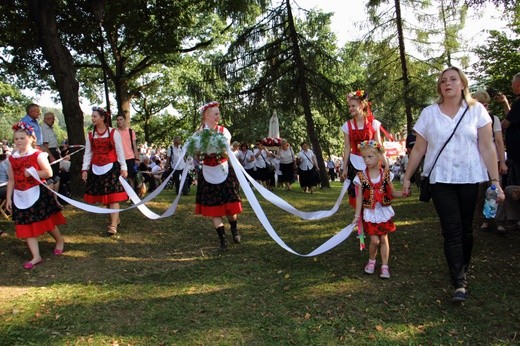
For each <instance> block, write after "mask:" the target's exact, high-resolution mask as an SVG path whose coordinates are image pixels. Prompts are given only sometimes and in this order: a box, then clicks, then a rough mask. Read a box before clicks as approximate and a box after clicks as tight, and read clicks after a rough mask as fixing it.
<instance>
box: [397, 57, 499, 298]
mask: <svg viewBox="0 0 520 346" xmlns="http://www.w3.org/2000/svg"><path fill="white" fill-rule="evenodd" d="M437 93H438V94H439V100H438V102H437V103H435V104H433V105H430V106H428V107H426V108H425V109H423V111H422V112H421V115H420V116H419V119H418V120H417V123H416V124H415V126H414V130H415V132H416V133H417V138H416V142H415V145H414V146H413V149H412V152H411V153H410V157H409V161H408V167H407V169H406V172H405V174H404V179H403V194H404V195H405V196H409V195H410V188H411V182H410V179H411V178H412V175H413V174H414V172H415V170H416V169H417V167H418V166H419V163H420V162H421V159H422V157H423V156H424V155H425V154H426V156H425V159H424V170H423V173H422V175H423V176H424V177H428V176H429V179H430V181H429V183H430V188H431V196H432V201H433V204H434V206H435V209H436V211H437V215H438V216H439V220H440V224H441V230H442V236H443V238H444V254H445V257H446V260H447V262H448V268H449V272H450V277H451V282H452V285H453V287H454V289H455V291H454V292H453V296H452V300H453V301H465V300H466V299H467V298H468V291H467V284H468V282H467V274H466V272H467V271H468V269H469V263H470V260H471V253H472V249H473V228H472V224H473V215H474V212H475V205H476V201H477V194H478V184H479V183H480V182H483V181H487V180H491V182H495V183H496V184H497V191H498V192H499V196H498V202H501V201H503V200H504V192H503V191H502V189H501V188H500V185H499V184H498V182H499V180H498V179H499V176H498V165H497V162H498V160H497V153H496V148H495V146H494V144H493V134H492V129H491V118H490V117H489V114H488V112H487V111H486V108H484V106H483V105H482V104H480V103H478V102H476V101H475V100H474V99H473V98H472V97H471V95H470V92H469V87H468V79H467V77H466V76H465V75H464V73H463V72H462V71H461V70H460V69H458V68H457V67H453V66H452V67H449V68H447V69H445V70H444V71H442V73H441V74H440V75H439V78H438V81H437ZM457 124H459V126H458V127H456V126H457ZM454 131H455V132H456V133H455V132H454ZM452 133H453V134H454V135H453V136H452V137H451V139H450V140H449V138H450V136H451V134H452ZM442 148H444V149H442ZM441 150H442V152H441ZM439 153H440V155H439ZM437 156H438V158H439V159H438V160H437V162H436V163H435V164H434V162H435V161H436V159H437Z"/></svg>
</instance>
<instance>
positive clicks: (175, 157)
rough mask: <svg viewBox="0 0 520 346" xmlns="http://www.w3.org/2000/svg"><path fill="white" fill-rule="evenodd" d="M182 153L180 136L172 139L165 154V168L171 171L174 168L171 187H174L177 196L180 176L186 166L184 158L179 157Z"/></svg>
mask: <svg viewBox="0 0 520 346" xmlns="http://www.w3.org/2000/svg"><path fill="white" fill-rule="evenodd" d="M181 152H182V142H181V136H175V137H173V144H172V145H171V146H170V147H169V148H168V151H167V153H166V156H167V158H168V159H167V164H166V167H168V169H170V170H172V169H174V168H175V171H174V172H173V175H172V178H171V179H172V181H173V185H174V186H175V193H176V194H179V189H180V185H181V174H182V171H183V170H184V167H185V166H186V163H185V161H184V157H182V156H181Z"/></svg>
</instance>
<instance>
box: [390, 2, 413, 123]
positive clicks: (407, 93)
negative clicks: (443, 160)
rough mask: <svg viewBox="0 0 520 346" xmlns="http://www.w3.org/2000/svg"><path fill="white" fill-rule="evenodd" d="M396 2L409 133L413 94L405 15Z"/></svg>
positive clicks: (399, 4)
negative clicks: (404, 32)
mask: <svg viewBox="0 0 520 346" xmlns="http://www.w3.org/2000/svg"><path fill="white" fill-rule="evenodd" d="M394 3H395V16H396V18H395V20H396V23H397V38H398V40H399V59H400V60H401V71H402V74H403V100H404V108H405V113H406V130H407V131H408V133H411V132H412V127H413V116H412V100H411V99H410V95H412V93H411V90H410V78H409V76H408V65H407V64H406V49H405V47H404V34H403V17H402V14H401V3H400V1H399V0H394Z"/></svg>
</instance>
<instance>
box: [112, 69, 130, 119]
mask: <svg viewBox="0 0 520 346" xmlns="http://www.w3.org/2000/svg"><path fill="white" fill-rule="evenodd" d="M120 73H124V72H120ZM113 82H114V86H115V89H116V102H117V115H120V114H123V115H124V116H125V120H126V122H127V125H129V124H130V106H131V104H130V101H131V100H132V95H131V94H130V93H129V92H128V81H127V80H125V79H121V78H117V77H116V78H115V79H114V80H113ZM114 115H115V114H114Z"/></svg>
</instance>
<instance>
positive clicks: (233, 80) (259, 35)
mask: <svg viewBox="0 0 520 346" xmlns="http://www.w3.org/2000/svg"><path fill="white" fill-rule="evenodd" d="M329 24H330V14H323V13H320V12H313V11H310V12H306V17H305V19H302V20H299V19H297V18H296V17H295V16H294V15H293V7H292V4H291V2H290V1H287V0H284V1H282V2H281V3H280V5H279V6H277V7H275V8H272V9H270V10H269V11H268V12H267V13H266V15H265V16H263V17H262V18H260V19H259V20H258V21H257V24H256V25H254V26H251V27H248V28H245V29H244V30H243V31H242V33H241V34H240V35H239V36H238V37H237V38H236V39H235V40H234V41H233V43H232V44H231V46H230V48H229V50H228V54H227V55H226V56H225V57H224V60H223V62H222V65H223V66H225V68H224V69H223V71H222V75H223V76H226V78H227V80H228V82H229V89H228V90H229V92H230V94H234V95H236V96H235V97H234V99H235V100H236V101H235V102H234V104H235V105H237V107H236V108H237V109H236V111H235V112H236V118H237V119H240V122H241V123H242V120H243V122H245V123H247V129H248V133H245V132H242V131H240V129H239V131H234V132H235V133H237V134H239V135H241V136H244V137H246V136H248V135H249V136H256V138H261V137H259V136H260V135H261V134H262V133H263V136H265V134H267V124H268V120H269V118H270V117H271V114H272V111H273V110H276V111H277V114H278V117H279V119H280V129H281V131H280V132H281V135H282V136H283V137H285V138H287V139H289V140H290V141H291V142H292V143H293V144H294V143H298V144H299V143H300V142H301V141H302V140H309V141H310V143H311V144H312V148H313V151H314V152H315V153H316V156H317V158H318V163H319V165H320V170H321V171H322V176H321V182H322V186H323V187H328V186H329V182H328V178H327V176H326V173H325V172H326V169H325V166H324V160H323V150H322V148H323V146H324V143H326V144H325V148H327V152H329V150H328V149H329V147H330V145H329V143H328V140H327V138H329V137H331V136H338V137H339V125H340V124H341V118H340V115H339V114H340V113H343V114H344V113H345V106H344V104H345V100H344V95H345V93H346V90H348V87H349V82H351V83H353V81H354V78H355V77H357V76H359V74H354V75H353V76H355V77H353V76H347V77H345V74H344V73H343V72H345V71H346V70H347V67H345V66H350V65H349V64H350V61H349V60H348V59H347V61H341V60H340V57H339V51H338V48H337V46H336V44H335V36H334V35H333V34H332V33H331V32H330V29H329ZM351 59H352V60H353V61H355V62H357V61H356V60H355V59H356V57H355V56H352V57H351ZM229 97H231V95H229ZM238 105H240V106H238ZM303 122H305V129H306V131H305V130H303V129H302V128H301V127H299V126H295V125H297V124H301V123H303ZM331 126H332V127H333V128H334V130H333V132H330V131H329V132H326V131H323V133H321V131H322V130H323V129H327V130H329V129H330V128H331ZM242 128H244V127H242ZM259 131H262V132H259ZM305 132H306V133H305ZM246 138H247V137H246Z"/></svg>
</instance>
